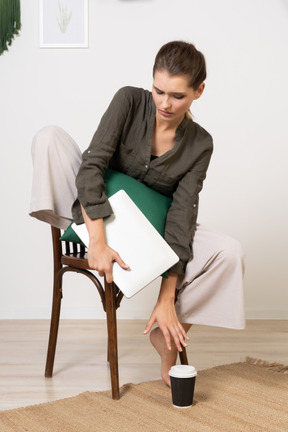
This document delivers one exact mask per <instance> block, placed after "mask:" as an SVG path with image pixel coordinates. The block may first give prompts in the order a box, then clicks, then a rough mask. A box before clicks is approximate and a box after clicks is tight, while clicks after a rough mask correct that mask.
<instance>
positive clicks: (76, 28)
mask: <svg viewBox="0 0 288 432" xmlns="http://www.w3.org/2000/svg"><path fill="white" fill-rule="evenodd" d="M39 12H40V26H39V29H40V48H87V47H88V0H39Z"/></svg>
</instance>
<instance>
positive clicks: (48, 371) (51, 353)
mask: <svg viewBox="0 0 288 432" xmlns="http://www.w3.org/2000/svg"><path fill="white" fill-rule="evenodd" d="M61 285H62V278H61V279H60V280H59V279H57V278H55V280H54V290H53V302H52V312H51V322H50V334H49V342H48V350H47V358H46V368H45V377H46V378H51V377H52V375H53V367H54V359H55V352H56V344H57V336H58V328H59V318H60V310H61V300H62V296H61Z"/></svg>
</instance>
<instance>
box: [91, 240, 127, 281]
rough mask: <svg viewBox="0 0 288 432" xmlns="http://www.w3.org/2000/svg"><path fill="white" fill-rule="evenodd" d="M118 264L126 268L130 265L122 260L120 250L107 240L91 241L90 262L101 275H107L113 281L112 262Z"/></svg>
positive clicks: (107, 279)
mask: <svg viewBox="0 0 288 432" xmlns="http://www.w3.org/2000/svg"><path fill="white" fill-rule="evenodd" d="M113 262H117V264H118V265H119V266H120V267H122V268H123V269H124V270H128V269H129V266H128V265H127V264H126V263H125V262H124V261H123V260H122V258H121V257H120V255H119V254H118V252H116V251H115V250H114V249H112V248H110V247H109V246H108V245H107V244H106V243H105V242H93V241H92V242H90V244H89V248H88V264H89V267H91V268H92V269H94V270H97V271H98V273H99V276H102V277H103V276H105V278H106V281H107V282H108V283H111V282H112V281H113V272H112V264H113Z"/></svg>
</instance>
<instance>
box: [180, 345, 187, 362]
mask: <svg viewBox="0 0 288 432" xmlns="http://www.w3.org/2000/svg"><path fill="white" fill-rule="evenodd" d="M179 358H180V363H181V364H182V365H188V357H187V352H186V348H185V347H182V352H180V351H179Z"/></svg>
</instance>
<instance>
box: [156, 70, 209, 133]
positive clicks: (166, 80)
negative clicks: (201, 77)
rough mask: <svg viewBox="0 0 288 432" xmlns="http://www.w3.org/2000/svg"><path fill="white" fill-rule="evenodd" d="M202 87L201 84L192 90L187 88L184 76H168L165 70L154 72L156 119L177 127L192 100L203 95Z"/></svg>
mask: <svg viewBox="0 0 288 432" xmlns="http://www.w3.org/2000/svg"><path fill="white" fill-rule="evenodd" d="M204 86H205V85H204V83H202V84H201V85H200V87H199V88H198V90H194V89H193V88H192V87H189V85H188V77H187V76H186V75H169V73H168V72H167V71H165V70H160V71H156V72H155V74H154V80H153V89H152V96H153V99H154V103H155V105H156V119H158V120H160V121H161V122H166V123H168V124H169V125H171V126H174V125H175V126H176V127H177V126H178V125H179V124H180V123H181V122H182V120H183V118H184V117H185V114H186V112H187V111H188V110H189V108H190V106H191V104H192V102H193V100H195V99H198V98H199V97H200V96H201V94H202V93H203V90H204Z"/></svg>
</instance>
